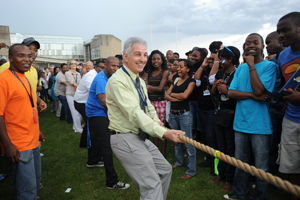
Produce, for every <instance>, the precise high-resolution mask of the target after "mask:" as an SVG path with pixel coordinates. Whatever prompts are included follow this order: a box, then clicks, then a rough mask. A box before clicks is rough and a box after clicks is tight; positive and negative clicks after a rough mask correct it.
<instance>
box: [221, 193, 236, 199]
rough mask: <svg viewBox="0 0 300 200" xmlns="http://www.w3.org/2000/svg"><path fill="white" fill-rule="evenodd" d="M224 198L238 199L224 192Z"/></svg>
mask: <svg viewBox="0 0 300 200" xmlns="http://www.w3.org/2000/svg"><path fill="white" fill-rule="evenodd" d="M223 197H224V199H238V198H237V197H236V196H235V195H234V194H225V195H224V196H223Z"/></svg>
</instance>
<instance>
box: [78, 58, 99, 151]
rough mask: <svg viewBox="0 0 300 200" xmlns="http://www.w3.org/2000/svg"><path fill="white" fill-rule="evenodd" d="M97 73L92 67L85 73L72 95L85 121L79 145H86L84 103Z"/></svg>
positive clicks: (88, 63) (85, 121)
mask: <svg viewBox="0 0 300 200" xmlns="http://www.w3.org/2000/svg"><path fill="white" fill-rule="evenodd" d="M90 62H91V61H88V62H87V63H86V64H87V67H89V65H90ZM96 68H99V67H96ZM97 74H98V72H97V71H96V69H92V70H90V71H89V72H88V73H87V74H86V75H84V76H83V78H82V79H81V81H80V83H79V85H78V87H77V90H76V92H75V95H74V106H75V109H76V110H77V111H78V112H79V113H80V115H81V116H82V118H83V121H84V123H85V124H84V127H83V132H82V135H81V139H80V143H79V146H80V147H86V146H87V116H86V113H85V103H86V101H87V99H88V96H89V91H90V87H91V84H92V82H93V80H94V78H95V76H96V75H97Z"/></svg>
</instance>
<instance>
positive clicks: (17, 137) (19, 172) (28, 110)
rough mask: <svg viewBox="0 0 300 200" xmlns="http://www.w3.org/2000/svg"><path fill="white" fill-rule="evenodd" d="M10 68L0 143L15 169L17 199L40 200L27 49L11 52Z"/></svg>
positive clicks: (0, 92)
mask: <svg viewBox="0 0 300 200" xmlns="http://www.w3.org/2000/svg"><path fill="white" fill-rule="evenodd" d="M9 62H10V68H9V69H7V70H5V71H4V72H3V73H1V74H0V140H1V142H2V144H3V147H4V149H3V150H4V151H5V152H3V153H5V156H6V157H7V158H8V160H9V163H10V165H11V168H12V177H13V181H14V184H15V189H14V199H37V193H38V190H39V185H40V177H41V157H40V150H39V123H38V115H37V106H36V103H35V102H36V101H35V96H36V94H35V93H34V92H33V91H34V90H33V86H32V85H31V83H30V82H29V81H28V79H27V78H26V76H25V72H27V71H28V70H29V69H30V67H31V64H32V54H31V52H30V50H29V49H28V47H26V46H24V45H22V44H14V45H12V46H11V47H10V49H9Z"/></svg>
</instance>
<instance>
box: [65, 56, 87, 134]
mask: <svg viewBox="0 0 300 200" xmlns="http://www.w3.org/2000/svg"><path fill="white" fill-rule="evenodd" d="M69 67H70V70H69V71H67V72H66V73H65V76H66V82H67V88H66V98H67V101H68V105H69V108H70V111H71V115H72V118H73V129H74V131H75V132H77V133H82V131H83V129H82V126H81V115H80V113H79V112H78V111H77V110H76V109H75V107H74V95H75V91H76V90H77V86H78V84H79V83H80V80H81V76H80V74H79V72H77V71H76V67H77V62H76V60H71V61H70V62H69Z"/></svg>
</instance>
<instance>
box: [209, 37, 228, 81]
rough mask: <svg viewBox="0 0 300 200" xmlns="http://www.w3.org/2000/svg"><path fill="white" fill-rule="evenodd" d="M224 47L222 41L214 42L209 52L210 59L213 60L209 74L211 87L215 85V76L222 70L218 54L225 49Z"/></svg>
mask: <svg viewBox="0 0 300 200" xmlns="http://www.w3.org/2000/svg"><path fill="white" fill-rule="evenodd" d="M223 47H224V45H223V43H222V42H221V41H213V42H212V43H211V44H210V45H209V51H210V52H211V56H210V58H211V59H212V62H213V66H212V67H211V70H210V73H209V83H210V84H211V85H214V83H215V75H216V73H217V72H218V70H220V69H221V65H220V57H219V54H218V52H219V51H220V50H221V49H223Z"/></svg>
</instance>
